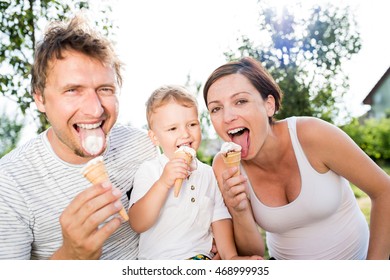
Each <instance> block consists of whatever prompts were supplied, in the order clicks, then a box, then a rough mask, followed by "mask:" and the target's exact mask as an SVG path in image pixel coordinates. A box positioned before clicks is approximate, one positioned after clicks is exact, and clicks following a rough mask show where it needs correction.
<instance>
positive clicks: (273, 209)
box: [204, 58, 390, 259]
mask: <svg viewBox="0 0 390 280" xmlns="http://www.w3.org/2000/svg"><path fill="white" fill-rule="evenodd" d="M281 98H282V93H281V91H280V89H279V87H278V85H277V84H276V82H275V81H274V80H273V78H272V77H271V76H270V75H269V74H268V73H267V71H266V70H265V69H264V68H263V67H262V65H261V64H260V63H259V62H258V61H256V60H254V59H252V58H243V59H241V60H240V61H237V62H231V63H227V64H225V65H222V66H221V67H219V68H217V69H216V70H215V71H214V72H213V73H212V74H211V76H210V77H209V78H208V80H207V82H206V84H205V87H204V99H205V102H206V106H207V108H208V110H209V112H210V117H211V121H212V124H213V126H214V128H215V130H216V132H217V134H218V135H219V136H220V137H221V138H222V139H223V140H224V141H232V142H235V143H237V144H239V145H241V147H242V153H241V156H242V160H241V165H240V169H241V175H239V176H234V174H235V172H236V171H237V168H235V167H233V168H226V166H225V165H224V163H223V160H222V156H221V154H217V155H216V157H215V159H214V162H213V169H214V172H215V174H216V176H217V180H218V184H219V186H220V188H221V192H222V194H223V197H224V200H225V203H226V205H227V206H228V209H229V211H230V213H231V215H232V217H233V222H234V228H235V236H236V242H237V246H238V248H239V249H240V253H241V254H259V253H261V252H263V250H264V244H263V242H262V239H261V236H260V234H259V230H258V227H257V226H259V227H260V228H262V229H264V230H265V231H266V233H267V234H266V240H267V245H268V249H269V253H270V256H272V257H273V258H276V259H365V258H367V259H388V258H389V253H390V177H389V176H388V175H387V174H386V173H385V172H384V171H383V170H382V169H380V168H379V167H378V166H377V165H376V164H375V163H374V162H373V161H372V160H371V159H370V158H369V157H368V156H367V155H366V154H365V153H364V152H363V151H362V150H361V149H360V148H359V147H358V146H357V145H356V144H355V143H354V142H353V141H352V140H351V139H350V138H349V137H348V136H347V135H346V134H345V133H344V132H342V131H341V130H340V129H338V128H337V127H335V126H333V125H331V124H329V123H326V122H324V121H322V120H320V119H316V118H309V117H296V118H295V117H292V118H288V119H285V120H280V121H274V120H273V115H274V114H275V112H276V111H277V110H278V109H279V108H280V104H281ZM347 180H348V181H350V182H352V183H353V184H355V185H356V186H358V187H359V188H360V189H362V190H363V191H364V192H366V193H367V194H368V195H369V196H370V198H371V201H372V208H371V222H370V223H371V225H370V231H369V229H368V225H367V223H366V221H365V218H364V216H363V214H362V213H361V211H360V209H359V207H358V204H357V202H356V199H355V197H354V195H353V192H352V190H351V188H350V187H349V183H348V181H347Z"/></svg>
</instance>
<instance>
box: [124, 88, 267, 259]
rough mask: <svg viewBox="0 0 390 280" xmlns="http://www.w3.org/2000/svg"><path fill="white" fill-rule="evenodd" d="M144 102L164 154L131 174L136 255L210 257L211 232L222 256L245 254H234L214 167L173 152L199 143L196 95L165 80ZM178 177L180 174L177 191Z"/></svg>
mask: <svg viewBox="0 0 390 280" xmlns="http://www.w3.org/2000/svg"><path fill="white" fill-rule="evenodd" d="M146 106H147V108H146V115H147V121H148V125H149V133H148V134H149V137H150V139H151V140H152V141H153V143H154V144H155V145H156V146H159V147H160V149H161V150H162V151H163V154H161V155H160V156H158V157H157V158H155V159H153V160H149V161H146V162H144V163H143V164H142V165H141V166H140V168H139V170H138V171H137V173H136V175H135V179H134V188H133V191H132V193H131V198H130V208H129V217H130V219H129V222H130V226H131V227H132V228H133V230H134V231H136V232H138V233H140V234H141V235H140V242H139V255H138V259H172V260H179V259H211V258H212V257H213V256H212V253H210V251H211V248H212V242H213V237H214V238H215V242H216V246H217V248H218V253H219V254H220V257H221V258H222V259H243V258H245V257H238V256H237V251H236V247H235V244H234V239H233V229H232V223H231V217H230V214H229V212H228V210H227V208H226V206H225V204H224V202H223V199H222V196H221V193H220V191H219V189H218V186H217V183H216V179H215V177H214V173H213V171H212V168H211V167H210V166H208V165H206V164H204V163H202V162H200V161H199V160H197V159H196V158H195V159H194V161H193V162H192V164H189V163H187V162H186V161H185V160H183V159H180V158H175V155H174V154H175V151H176V150H177V149H178V148H179V147H182V146H187V147H189V148H192V149H193V150H195V151H196V150H197V149H198V148H199V145H200V142H201V129H200V123H199V119H198V107H197V102H196V99H195V97H194V96H192V95H191V94H190V93H189V92H188V91H187V90H186V89H185V88H183V87H180V86H163V87H160V88H158V89H157V90H155V91H154V92H153V93H152V95H151V96H150V98H149V100H148V101H147V103H146ZM194 162H195V163H196V164H195V165H197V167H196V169H194V168H193V165H194V164H193V163H194ZM176 179H183V185H182V188H181V190H180V193H179V194H178V196H177V197H176V196H175V195H174V193H173V185H174V183H175V180H176ZM247 259H261V257H258V256H253V257H247Z"/></svg>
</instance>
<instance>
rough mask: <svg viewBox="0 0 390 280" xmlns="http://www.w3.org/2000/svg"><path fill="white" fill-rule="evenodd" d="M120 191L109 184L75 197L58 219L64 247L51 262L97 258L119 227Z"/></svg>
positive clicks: (97, 185) (89, 189) (97, 186)
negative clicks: (115, 215)
mask: <svg viewBox="0 0 390 280" xmlns="http://www.w3.org/2000/svg"><path fill="white" fill-rule="evenodd" d="M120 197H121V192H120V190H118V189H116V188H113V187H112V185H111V184H110V183H107V182H106V183H103V184H96V185H93V186H91V187H89V188H88V189H86V190H85V191H83V192H81V193H80V194H78V195H77V196H76V197H75V199H74V200H73V201H72V202H71V203H70V204H69V206H68V207H67V208H66V209H65V210H64V212H63V213H62V215H61V216H60V224H61V228H62V235H63V244H62V246H61V247H60V248H59V250H58V251H57V252H55V253H54V255H53V256H52V259H99V258H100V256H101V254H102V247H103V244H104V242H105V241H106V240H107V239H108V238H109V237H110V236H111V235H112V234H113V233H114V232H115V231H116V230H117V229H118V228H119V226H120V225H121V222H122V221H121V219H120V218H116V217H114V218H112V219H111V220H110V221H108V222H107V223H105V224H104V225H103V226H101V227H100V226H99V225H100V224H102V223H103V222H104V221H106V220H107V219H108V218H109V217H110V216H112V215H114V214H115V213H117V212H119V210H121V208H122V204H121V203H120Z"/></svg>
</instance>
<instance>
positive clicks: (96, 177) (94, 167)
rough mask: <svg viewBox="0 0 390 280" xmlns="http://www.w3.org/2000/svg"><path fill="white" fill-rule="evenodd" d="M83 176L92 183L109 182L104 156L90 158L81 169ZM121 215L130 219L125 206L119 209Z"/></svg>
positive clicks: (125, 218) (126, 219)
mask: <svg viewBox="0 0 390 280" xmlns="http://www.w3.org/2000/svg"><path fill="white" fill-rule="evenodd" d="M81 172H82V174H83V176H84V177H85V178H87V179H88V181H90V182H91V183H92V184H100V183H103V182H108V181H109V180H110V179H109V177H108V173H107V169H106V166H105V164H104V161H103V157H101V156H100V157H96V158H94V159H92V160H90V161H89V162H88V163H87V165H86V166H85V167H84V168H83V169H82V170H81ZM119 214H120V215H121V217H122V218H123V219H124V220H125V221H128V220H129V216H128V215H127V212H126V210H125V208H123V207H122V209H121V210H120V211H119Z"/></svg>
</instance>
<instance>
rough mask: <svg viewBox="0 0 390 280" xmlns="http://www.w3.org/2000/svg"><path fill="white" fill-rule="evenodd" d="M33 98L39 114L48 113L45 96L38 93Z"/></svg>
mask: <svg viewBox="0 0 390 280" xmlns="http://www.w3.org/2000/svg"><path fill="white" fill-rule="evenodd" d="M33 97H34V101H35V105H37V108H38V110H39V112H41V113H46V107H45V98H44V97H43V94H42V93H41V92H40V91H36V92H34V93H33Z"/></svg>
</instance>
